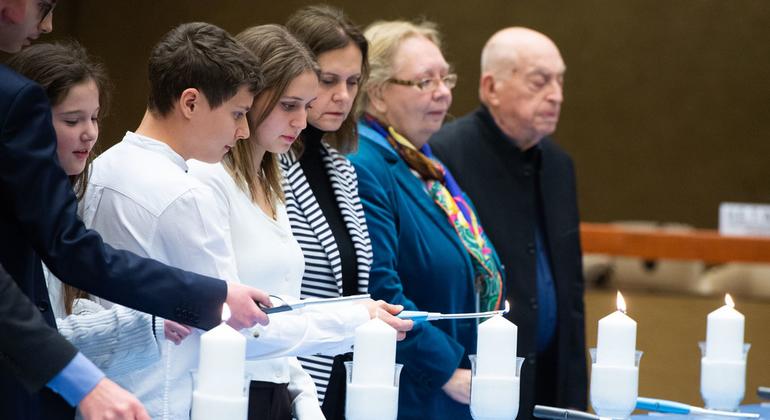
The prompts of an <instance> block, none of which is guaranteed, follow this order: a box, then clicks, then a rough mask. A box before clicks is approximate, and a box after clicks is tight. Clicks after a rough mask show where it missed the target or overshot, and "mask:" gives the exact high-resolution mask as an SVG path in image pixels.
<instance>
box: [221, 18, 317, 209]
mask: <svg viewBox="0 0 770 420" xmlns="http://www.w3.org/2000/svg"><path fill="white" fill-rule="evenodd" d="M235 38H236V39H237V40H238V41H239V42H240V43H242V44H243V45H244V46H246V48H247V49H249V50H250V51H251V52H252V53H253V54H254V55H255V56H256V57H257V59H258V60H259V67H260V71H261V72H262V75H263V80H264V86H265V89H264V90H262V91H261V92H259V93H258V94H257V97H256V98H254V104H255V105H254V106H257V101H258V100H260V99H262V98H266V99H267V100H266V101H264V105H262V107H261V108H254V109H253V110H252V111H250V112H249V113H250V114H251V113H252V112H253V113H254V115H255V117H254V118H251V116H250V117H249V131H250V132H251V136H252V137H254V136H255V135H256V131H257V130H256V129H257V127H259V125H260V124H261V123H262V122H263V121H264V120H265V119H266V118H267V116H268V115H270V112H272V111H273V108H275V106H276V104H277V103H278V100H279V99H280V98H281V95H283V92H284V91H285V90H286V88H287V87H288V86H289V84H290V83H291V81H292V80H294V78H296V77H298V76H300V75H301V74H303V73H305V72H307V71H311V72H314V73H315V74H316V75H317V74H318V65H317V64H316V62H315V60H314V59H313V56H312V54H311V53H310V51H308V49H307V48H306V47H305V45H304V44H302V43H301V42H300V41H298V40H297V39H296V38H295V37H294V36H292V35H291V34H290V33H289V31H287V30H286V28H284V27H283V26H281V25H261V26H254V27H251V28H248V29H246V30H244V31H243V32H241V33H239V34H238V35H236V37H235ZM223 164H224V166H225V168H226V169H227V171H228V172H229V173H230V175H231V176H232V177H233V179H234V180H235V183H236V184H237V185H238V186H239V187H240V188H241V189H242V190H243V191H244V192H246V193H249V195H250V197H251V199H252V200H253V201H255V202H256V201H257V185H258V184H257V183H259V185H260V186H261V187H262V189H263V191H265V196H266V197H267V202H268V204H269V205H270V207H271V208H272V209H273V210H275V205H276V203H277V202H283V200H284V195H283V188H282V186H281V169H280V168H279V166H278V159H277V157H276V156H275V155H274V154H273V153H270V152H266V153H265V154H264V156H263V157H262V162H260V168H261V172H262V174H264V175H262V174H259V173H256V171H255V168H254V162H253V153H252V145H251V142H250V140H247V141H239V142H237V143H236V144H235V147H233V149H232V150H231V151H230V152H229V153H227V154H226V155H225V158H224V159H223Z"/></svg>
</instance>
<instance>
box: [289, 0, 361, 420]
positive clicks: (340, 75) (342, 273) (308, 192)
mask: <svg viewBox="0 0 770 420" xmlns="http://www.w3.org/2000/svg"><path fill="white" fill-rule="evenodd" d="M286 26H287V28H288V29H289V30H290V31H291V32H292V33H293V34H294V35H295V36H296V37H297V38H298V39H299V40H300V41H302V42H304V43H305V45H307V46H308V48H309V49H310V51H311V52H312V53H313V55H314V56H315V58H316V61H317V62H318V65H319V67H320V70H321V73H320V78H319V80H320V87H319V90H318V98H317V99H316V100H315V102H314V103H313V107H312V109H310V110H309V111H308V118H307V122H308V126H307V128H306V129H305V130H304V131H303V132H302V135H301V137H300V139H301V141H300V142H298V143H297V146H295V147H293V148H292V151H291V152H290V153H288V154H286V155H283V156H282V157H281V166H282V167H283V169H284V172H285V177H286V184H285V188H286V207H287V210H288V212H289V220H290V222H291V226H292V231H293V232H294V236H295V237H296V238H297V240H298V241H299V244H300V246H301V247H302V252H303V253H304V255H305V265H306V268H305V273H304V275H303V278H302V296H303V297H338V296H348V295H352V294H357V293H367V290H368V284H369V269H370V266H371V263H372V247H371V242H370V240H369V232H368V230H367V227H366V220H365V218H364V212H363V208H362V207H361V200H360V199H359V197H358V181H357V178H356V173H355V171H354V170H353V167H352V165H351V164H350V162H349V161H348V160H347V159H346V158H345V156H343V153H349V152H351V151H353V150H355V149H356V147H357V142H358V135H357V133H356V118H355V115H354V114H353V112H352V110H353V109H354V108H355V105H356V101H357V98H358V90H359V87H360V85H361V83H362V82H363V81H364V80H365V79H366V76H367V73H368V68H369V64H368V61H367V58H366V57H367V51H368V44H367V42H366V38H364V35H363V34H362V33H361V31H360V30H359V29H358V28H357V27H356V26H355V25H353V23H351V22H350V20H348V18H347V17H346V16H345V15H344V14H343V13H342V11H340V10H339V9H335V8H332V7H329V6H309V7H305V8H303V9H300V10H299V11H297V12H296V13H294V14H293V15H292V16H291V17H289V20H288V21H287V23H286ZM345 360H349V355H340V356H337V357H335V356H334V355H316V356H311V357H301V358H300V362H301V363H302V366H303V367H304V368H305V370H307V371H308V372H309V373H310V375H311V376H312V377H313V379H314V380H315V383H316V388H317V390H318V397H319V401H320V402H321V403H322V408H323V412H324V415H325V416H326V418H327V419H341V418H343V417H344V403H345V400H344V395H345V380H344V379H345V368H344V365H343V362H344V361H345Z"/></svg>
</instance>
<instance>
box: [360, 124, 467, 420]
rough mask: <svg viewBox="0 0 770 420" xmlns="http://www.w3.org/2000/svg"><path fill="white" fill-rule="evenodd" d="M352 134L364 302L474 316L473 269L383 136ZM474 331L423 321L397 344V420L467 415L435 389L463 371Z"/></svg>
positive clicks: (364, 131) (459, 324)
mask: <svg viewBox="0 0 770 420" xmlns="http://www.w3.org/2000/svg"><path fill="white" fill-rule="evenodd" d="M358 133H359V149H358V152H357V153H356V154H354V155H351V156H350V160H351V162H353V165H354V167H355V169H356V173H357V174H358V188H359V195H360V197H361V201H362V203H363V205H364V212H365V214H366V223H367V225H368V227H369V235H370V237H371V241H372V250H373V254H374V255H373V257H374V259H373V263H372V268H371V272H370V273H369V292H370V293H371V294H372V297H373V298H374V299H382V300H385V301H387V302H390V303H394V304H400V305H404V308H405V309H406V310H423V311H432V312H445V313H450V312H473V311H475V310H476V307H477V306H476V292H475V288H474V283H473V279H474V273H473V266H472V264H471V260H470V256H469V255H468V252H467V251H466V250H465V248H464V247H463V244H462V242H461V241H460V239H459V237H458V236H457V233H456V232H455V230H454V227H453V226H452V225H451V224H450V222H449V220H448V218H447V215H446V213H444V211H443V210H441V208H439V207H438V205H437V204H436V203H435V202H434V201H433V199H432V198H431V197H430V196H429V195H428V194H427V192H426V190H425V188H424V186H423V183H422V181H420V180H419V179H418V178H417V177H415V176H414V175H413V174H412V172H411V171H410V169H409V167H408V166H407V164H406V163H405V162H404V161H403V160H402V159H401V158H400V157H399V156H398V154H397V153H396V151H395V150H393V148H392V147H391V146H390V144H388V143H387V140H386V139H385V138H383V137H382V136H381V135H380V134H379V133H377V132H376V131H374V130H372V129H371V128H369V127H367V126H365V125H362V124H359V126H358ZM476 330H477V323H476V321H474V320H457V321H449V320H444V321H439V322H433V323H430V322H425V323H422V324H418V325H416V326H415V327H414V329H413V330H412V331H410V332H409V333H407V336H406V339H405V340H403V341H401V342H399V343H398V347H397V352H396V360H397V361H398V363H403V364H404V368H403V371H402V374H401V384H400V390H399V412H398V418H399V419H420V420H424V419H438V418H451V419H470V418H471V417H470V411H469V408H468V406H467V405H463V404H460V403H457V402H455V401H454V400H452V399H451V398H450V397H449V396H448V395H447V394H446V393H445V392H444V391H443V390H442V389H441V387H442V385H444V384H445V383H446V382H447V381H448V380H449V378H450V377H451V376H452V374H453V373H454V371H455V369H457V368H469V367H470V366H469V361H468V357H467V356H468V354H474V353H475V352H476Z"/></svg>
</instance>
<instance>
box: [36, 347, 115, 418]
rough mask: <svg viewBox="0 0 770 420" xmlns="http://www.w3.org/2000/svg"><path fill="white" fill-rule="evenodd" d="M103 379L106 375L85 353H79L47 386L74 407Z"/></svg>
mask: <svg viewBox="0 0 770 420" xmlns="http://www.w3.org/2000/svg"><path fill="white" fill-rule="evenodd" d="M102 378H104V373H102V371H101V370H99V368H97V367H96V365H94V364H93V363H92V362H91V361H90V360H88V358H87V357H85V356H84V355H83V353H78V354H77V355H75V357H74V358H73V359H72V360H71V361H70V362H69V363H68V364H67V366H65V367H64V369H62V370H61V372H59V373H58V374H57V375H56V376H54V377H53V379H51V380H50V381H49V382H48V384H46V385H47V386H48V388H51V390H53V391H54V392H56V393H57V394H59V395H61V396H62V398H64V399H65V400H66V401H67V402H68V403H69V404H70V405H71V406H73V407H74V406H77V405H78V404H80V401H81V400H82V399H83V398H85V396H86V395H88V393H89V392H91V390H93V389H94V388H95V387H96V384H97V383H99V381H100V380H101V379H102Z"/></svg>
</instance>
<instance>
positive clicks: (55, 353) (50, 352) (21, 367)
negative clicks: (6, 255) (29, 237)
mask: <svg viewBox="0 0 770 420" xmlns="http://www.w3.org/2000/svg"><path fill="white" fill-rule="evenodd" d="M0 337H2V340H0V366H2V367H3V369H7V370H8V371H9V372H10V373H12V374H13V375H14V376H16V378H17V379H18V380H19V382H20V383H21V384H22V385H24V388H25V389H27V390H29V391H35V390H38V389H40V388H42V387H43V386H44V385H45V384H46V383H47V382H48V381H49V380H50V379H51V377H52V376H53V375H52V374H51V373H52V372H53V373H57V372H58V371H59V370H61V369H62V367H64V366H65V365H66V364H67V363H69V361H70V360H72V358H73V357H75V354H77V349H76V348H75V347H74V346H73V345H72V344H70V342H69V341H67V340H66V339H65V338H64V337H62V336H61V335H59V333H57V332H56V329H55V328H52V327H51V326H50V325H48V323H46V321H45V319H43V316H42V315H40V311H39V310H38V309H37V307H35V305H33V304H32V302H31V301H30V300H29V298H27V296H26V295H24V293H23V292H22V291H21V290H20V289H19V287H18V286H17V285H16V283H15V282H14V281H13V279H12V278H11V276H9V275H8V273H6V272H5V269H3V267H2V266H0Z"/></svg>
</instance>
